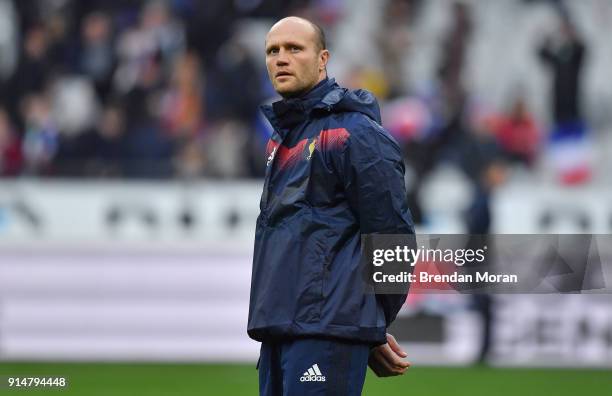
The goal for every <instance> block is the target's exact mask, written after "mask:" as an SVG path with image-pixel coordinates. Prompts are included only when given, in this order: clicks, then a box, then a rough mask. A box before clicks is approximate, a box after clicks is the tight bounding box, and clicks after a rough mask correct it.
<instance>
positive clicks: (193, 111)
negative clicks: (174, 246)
mask: <svg viewBox="0 0 612 396" xmlns="http://www.w3.org/2000/svg"><path fill="white" fill-rule="evenodd" d="M437 3H438V4H439V3H440V2H437ZM474 3H475V2H468V1H450V0H449V1H444V2H443V6H444V8H445V9H446V12H447V16H448V18H446V22H445V24H444V25H445V29H443V30H442V31H436V32H431V36H433V37H435V39H434V40H429V41H426V45H428V46H429V47H432V48H435V51H436V54H435V55H434V56H433V59H434V61H433V63H431V64H430V65H429V66H428V67H429V69H430V70H429V71H428V74H429V75H428V84H427V88H426V89H421V88H422V86H423V84H420V83H422V82H423V81H415V79H416V78H418V77H415V76H411V75H410V72H409V71H410V70H412V69H413V67H412V66H411V63H415V62H418V61H419V58H420V54H419V53H418V52H417V48H416V47H417V46H415V45H414V44H415V39H414V34H413V33H414V29H415V24H416V22H417V21H419V20H420V19H421V17H422V15H423V14H424V13H425V11H426V9H427V7H430V6H431V3H429V2H426V1H422V0H388V1H385V2H380V3H379V2H376V6H373V5H372V4H369V3H368V2H365V1H360V0H357V1H349V0H292V1H281V0H234V1H224V0H207V1H196V0H166V1H163V0H147V1H143V0H127V1H101V0H97V1H87V2H83V1H76V0H25V1H16V0H0V26H2V28H1V29H0V99H1V102H0V175H2V176H3V177H20V176H39V177H88V178H92V177H93V178H99V177H122V178H198V177H218V178H234V179H235V178H245V177H246V178H248V177H261V176H262V175H263V170H264V165H265V161H264V155H263V151H264V149H263V148H264V145H265V142H266V140H267V136H268V133H269V130H268V128H269V126H268V125H266V124H265V123H264V122H263V120H262V118H261V117H260V115H259V113H258V105H259V104H261V103H263V102H264V101H266V100H271V99H272V98H274V92H273V90H272V87H271V85H270V84H269V82H268V79H267V75H266V71H265V68H264V62H263V37H264V36H263V34H265V31H266V29H267V27H269V25H270V24H271V22H273V21H274V20H275V19H278V18H280V17H283V16H286V15H291V14H294V15H301V16H305V17H307V18H311V19H313V20H314V21H316V22H318V23H320V24H321V25H322V26H323V27H324V29H325V30H326V31H327V33H328V36H329V42H330V47H331V50H332V55H333V56H334V57H333V58H332V63H334V62H335V61H336V59H337V58H340V62H341V61H342V60H343V59H344V61H345V62H344V64H342V67H340V66H336V67H334V66H332V67H331V70H330V74H331V76H332V77H336V78H337V79H338V80H339V82H340V83H341V84H343V85H345V86H348V87H352V88H357V87H360V88H366V89H369V90H371V91H373V92H374V93H375V94H376V95H377V97H378V98H379V99H380V100H381V104H382V109H383V115H384V123H385V126H386V127H387V128H388V129H389V130H390V131H391V132H392V133H393V134H394V135H395V137H396V138H397V139H398V141H399V142H400V143H401V144H402V146H403V147H404V149H405V155H406V161H407V163H408V165H409V167H410V168H409V169H410V172H409V177H408V181H409V185H410V186H411V187H412V188H411V190H412V194H411V199H412V200H413V203H412V207H413V208H415V209H414V211H415V217H416V218H417V220H418V219H419V217H420V213H419V206H418V203H417V198H416V197H417V194H418V190H419V186H420V184H421V183H422V181H423V180H424V178H425V177H426V176H427V174H428V172H429V171H430V170H431V169H433V168H434V167H435V166H436V165H437V164H438V163H440V162H442V161H450V162H453V163H455V164H456V165H457V166H458V167H459V168H461V169H463V170H465V172H466V175H467V176H468V177H469V178H470V179H471V180H472V181H473V182H474V186H476V190H477V191H480V196H481V201H482V202H480V201H479V199H478V197H477V198H476V199H475V202H474V205H475V206H474V208H473V210H475V211H479V210H480V211H482V210H484V209H483V208H479V205H481V206H482V205H485V204H486V201H487V195H488V191H490V190H491V189H492V188H494V187H495V186H496V185H498V184H499V183H501V182H503V180H504V178H505V174H506V169H507V165H508V164H518V165H519V166H521V167H523V168H524V169H526V170H527V172H529V170H530V169H532V168H533V167H534V164H536V163H537V161H538V159H539V156H540V153H541V151H542V150H541V148H542V145H543V142H544V140H547V139H548V140H550V136H548V135H551V136H553V137H556V138H557V139H558V140H564V139H566V140H567V139H568V138H569V139H574V140H571V141H572V142H574V143H575V142H576V141H580V139H581V137H582V136H584V135H585V134H586V133H587V129H588V128H587V127H586V125H585V123H584V122H583V118H584V115H583V114H582V111H581V103H580V97H581V73H582V70H583V69H584V67H583V65H584V59H586V58H587V55H588V54H589V52H588V43H586V42H585V40H583V38H582V37H581V34H580V29H577V28H576V26H575V23H574V20H573V18H572V15H571V12H570V11H569V9H568V7H566V6H565V5H564V3H563V2H561V1H554V0H532V1H529V0H507V1H497V2H492V3H515V4H516V6H517V7H532V6H533V3H540V5H542V4H541V3H545V4H546V6H547V7H549V8H550V9H551V10H553V11H554V13H555V15H557V20H556V22H555V26H554V27H553V28H552V29H551V28H549V29H548V30H549V32H548V33H550V32H551V31H552V32H554V33H553V34H552V35H551V34H543V35H542V37H540V38H538V40H539V41H540V43H539V45H538V47H537V48H534V49H533V52H532V54H531V55H532V56H533V57H534V58H537V59H539V61H540V62H541V66H542V69H546V70H547V71H548V73H549V76H550V83H549V84H548V88H547V89H548V90H547V91H545V92H539V94H540V96H546V97H547V98H548V99H547V100H548V102H549V103H550V105H549V109H550V110H549V111H548V110H547V111H548V112H549V114H550V117H548V118H547V116H544V117H542V116H536V115H535V114H534V112H533V110H532V109H531V108H530V101H529V99H530V98H528V95H529V94H531V93H532V92H529V94H528V90H526V89H525V87H524V86H521V84H517V86H516V87H515V89H514V90H513V91H512V93H511V94H509V95H506V99H505V100H504V105H503V106H496V107H495V106H490V105H487V104H483V103H478V102H477V101H475V100H474V98H473V96H472V95H471V93H470V88H471V87H470V85H469V81H467V80H468V79H466V78H465V68H466V64H468V63H469V62H470V55H469V54H470V46H471V45H473V39H474V36H475V35H477V34H481V35H483V34H485V33H479V29H478V22H479V20H478V19H477V18H475V17H474V14H475V13H474V8H475V7H482V4H480V3H479V4H478V5H474ZM487 3H488V2H487ZM368 7H369V8H368ZM373 7H374V8H376V9H380V11H379V12H378V14H379V15H378V17H377V19H378V22H377V23H375V24H372V23H371V22H368V21H369V20H370V19H372V18H374V17H373V16H372V14H369V10H371V9H372V8H373ZM485 7H486V6H485ZM355 8H363V11H362V12H360V13H358V15H357V16H355ZM351 15H352V16H353V17H350V16H351ZM359 15H361V16H359ZM360 18H361V19H360ZM364 18H365V20H364ZM252 25H259V26H260V28H259V30H257V29H251V30H249V29H244V27H245V26H252ZM364 26H365V30H366V37H367V38H368V40H367V42H366V41H364V40H361V37H362V36H359V34H357V33H354V34H348V35H347V34H346V32H351V31H355V32H358V31H359V30H360V29H361V31H363V30H364ZM370 26H374V28H373V29H370V30H368V29H369V28H370ZM430 29H431V28H430ZM254 31H259V32H260V35H259V36H257V35H255V36H254V37H256V38H257V40H256V41H255V38H253V37H249V36H252V34H251V32H254ZM240 32H242V33H240ZM245 32H246V34H245ZM261 32H263V34H261ZM342 32H345V34H344V35H342ZM245 36H247V37H246V39H245ZM346 37H353V39H352V40H351V39H350V38H349V39H348V41H347V39H346ZM249 38H250V39H251V41H249ZM251 43H252V45H249V44H251ZM497 45H498V46H502V47H503V43H498V44H497ZM413 47H414V48H413ZM366 48H374V51H373V52H372V51H370V52H367V51H365V49H366ZM362 50H363V51H362ZM350 53H353V54H355V53H357V54H361V61H362V62H359V55H357V56H353V57H352V58H353V59H352V60H350V61H346V59H350V58H351V56H349V55H348V54H350ZM345 55H346V56H345ZM370 55H373V56H374V57H375V58H376V59H378V62H377V63H375V64H374V66H373V65H372V62H368V60H369V59H371V56H370ZM355 59H357V60H356V61H355ZM508 96H509V98H508ZM544 122H548V123H549V124H550V125H547V126H545V125H543V123H544ZM548 131H552V132H550V133H549V132H548ZM576 139H577V140H576ZM572 144H573V143H572ZM566 152H567V151H564V153H566ZM577 156H578V157H579V158H578V160H577V161H574V163H573V165H572V166H570V167H566V169H565V171H564V173H563V174H562V175H561V176H562V180H563V181H564V182H566V183H582V182H584V181H586V180H588V179H589V177H590V170H589V168H588V167H587V166H585V165H584V164H583V161H581V160H580V153H578V154H577ZM570 157H571V155H570ZM479 202H480V203H479ZM475 218H478V219H479V220H478V221H477V222H475V223H474V224H472V225H471V226H470V229H471V231H472V232H482V231H484V230H485V229H486V228H487V224H486V222H487V219H486V216H484V218H483V216H475Z"/></svg>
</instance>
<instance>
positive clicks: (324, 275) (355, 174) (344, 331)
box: [248, 79, 414, 344]
mask: <svg viewBox="0 0 612 396" xmlns="http://www.w3.org/2000/svg"><path fill="white" fill-rule="evenodd" d="M262 111H263V113H264V114H265V116H266V117H267V118H268V120H269V121H270V123H271V124H272V126H273V128H274V131H275V132H274V133H273V135H272V137H271V139H270V141H269V143H268V147H267V156H268V162H267V169H266V177H265V182H264V190H263V194H262V197H261V203H260V209H261V213H260V215H259V217H258V219H257V228H256V233H255V250H254V255H253V273H252V279H251V301H250V306H249V321H248V334H249V336H250V337H251V338H253V339H255V340H258V341H274V340H278V339H283V338H291V337H303V336H314V337H335V338H341V339H347V340H354V341H359V342H366V343H370V344H382V343H385V342H386V337H385V333H386V328H387V326H389V324H390V323H391V322H392V321H393V320H394V319H395V316H396V315H397V312H398V311H399V309H400V308H401V306H402V304H403V302H404V301H405V298H406V296H405V295H375V294H368V293H366V292H365V288H364V280H363V270H362V268H360V259H361V251H360V249H361V234H373V233H380V234H413V233H414V229H413V225H412V219H411V217H410V212H409V210H408V207H407V202H406V190H405V184H404V164H403V161H402V157H401V153H400V148H399V146H398V144H397V143H396V142H395V140H394V139H393V138H392V137H391V136H390V135H389V133H388V132H387V131H386V130H385V129H383V128H382V127H381V119H380V111H379V107H378V103H377V102H376V99H375V98H374V96H373V95H372V94H371V93H369V92H367V91H364V90H357V91H349V90H347V89H344V88H341V87H340V86H338V84H336V82H335V81H334V80H333V79H326V80H324V81H322V82H321V83H319V84H318V85H317V86H316V87H315V88H313V89H312V90H311V91H310V92H308V93H307V94H306V95H304V96H303V97H300V98H293V99H286V100H281V101H279V102H275V103H273V104H272V105H271V106H270V105H267V106H262Z"/></svg>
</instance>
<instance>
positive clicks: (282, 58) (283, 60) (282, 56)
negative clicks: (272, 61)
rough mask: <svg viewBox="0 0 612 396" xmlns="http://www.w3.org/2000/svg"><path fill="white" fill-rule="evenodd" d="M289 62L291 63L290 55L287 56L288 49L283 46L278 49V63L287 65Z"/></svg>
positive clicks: (278, 64)
mask: <svg viewBox="0 0 612 396" xmlns="http://www.w3.org/2000/svg"><path fill="white" fill-rule="evenodd" d="M287 64H289V57H288V56H287V51H285V50H284V49H282V48H281V49H280V50H279V51H278V56H277V57H276V65H277V66H286V65H287Z"/></svg>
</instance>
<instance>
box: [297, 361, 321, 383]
mask: <svg viewBox="0 0 612 396" xmlns="http://www.w3.org/2000/svg"><path fill="white" fill-rule="evenodd" d="M300 382H325V376H324V375H323V373H321V370H319V365H317V364H316V363H315V364H313V365H312V367H311V368H309V369H308V371H304V374H302V376H301V377H300Z"/></svg>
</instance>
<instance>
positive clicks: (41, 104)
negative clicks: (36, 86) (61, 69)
mask: <svg viewBox="0 0 612 396" xmlns="http://www.w3.org/2000/svg"><path fill="white" fill-rule="evenodd" d="M21 107H22V117H23V119H24V121H25V134H24V137H23V143H22V153H23V158H24V165H25V172H26V174H30V175H38V174H50V173H51V172H52V169H53V168H52V162H53V159H54V157H55V154H56V152H57V149H58V142H59V131H58V129H57V127H56V125H55V121H54V120H53V117H52V115H51V103H50V102H49V98H48V97H47V95H46V94H45V93H42V92H37V93H34V94H30V95H28V96H27V97H25V98H24V100H23V102H22V106H21Z"/></svg>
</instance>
